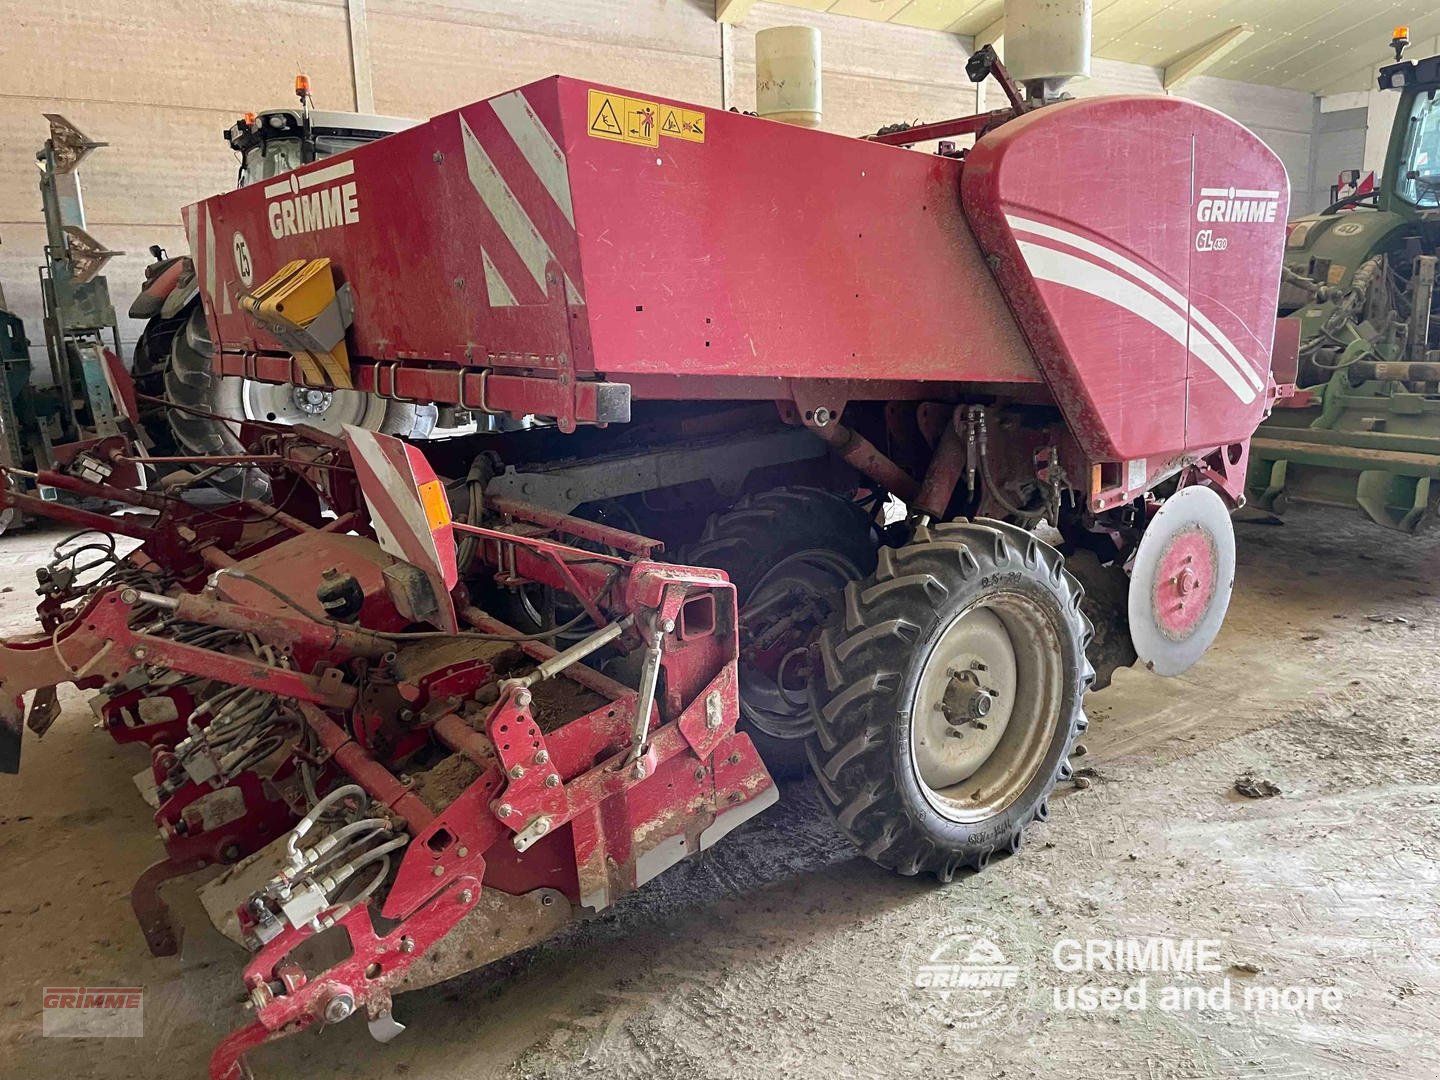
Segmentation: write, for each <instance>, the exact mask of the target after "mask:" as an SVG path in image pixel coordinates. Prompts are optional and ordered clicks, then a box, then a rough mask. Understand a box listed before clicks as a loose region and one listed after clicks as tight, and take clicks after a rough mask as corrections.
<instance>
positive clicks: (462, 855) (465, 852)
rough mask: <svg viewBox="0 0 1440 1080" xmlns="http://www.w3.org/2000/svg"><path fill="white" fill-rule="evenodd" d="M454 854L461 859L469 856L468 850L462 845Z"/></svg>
mask: <svg viewBox="0 0 1440 1080" xmlns="http://www.w3.org/2000/svg"><path fill="white" fill-rule="evenodd" d="M455 854H456V855H458V856H460V858H462V859H463V858H465V856H467V855H469V854H470V849H469V848H468V847H465V846H464V845H463V844H462V845H461V846H460V847H458V848H456V849H455Z"/></svg>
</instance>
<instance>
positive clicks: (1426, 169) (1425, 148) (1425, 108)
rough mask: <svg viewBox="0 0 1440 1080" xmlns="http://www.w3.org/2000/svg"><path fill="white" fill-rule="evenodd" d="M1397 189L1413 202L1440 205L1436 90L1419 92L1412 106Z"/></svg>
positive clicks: (1439, 123) (1439, 110)
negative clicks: (1424, 92) (1425, 92)
mask: <svg viewBox="0 0 1440 1080" xmlns="http://www.w3.org/2000/svg"><path fill="white" fill-rule="evenodd" d="M1395 192H1396V194H1397V195H1399V196H1400V198H1402V199H1404V200H1405V201H1406V202H1408V203H1411V204H1412V205H1414V206H1422V207H1429V206H1440V102H1437V101H1436V100H1435V91H1433V90H1432V91H1430V93H1428V94H1423V93H1422V94H1416V95H1415V98H1414V100H1413V102H1412V104H1411V106H1410V119H1409V121H1408V124H1407V126H1406V130H1405V145H1404V147H1403V149H1402V150H1401V154H1400V175H1399V176H1397V177H1396V178H1395Z"/></svg>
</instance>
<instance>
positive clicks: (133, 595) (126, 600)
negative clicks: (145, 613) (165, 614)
mask: <svg viewBox="0 0 1440 1080" xmlns="http://www.w3.org/2000/svg"><path fill="white" fill-rule="evenodd" d="M139 599H140V594H139V593H138V592H136V591H135V590H134V589H122V590H121V592H120V602H121V603H122V604H133V603H135V601H137V600H139Z"/></svg>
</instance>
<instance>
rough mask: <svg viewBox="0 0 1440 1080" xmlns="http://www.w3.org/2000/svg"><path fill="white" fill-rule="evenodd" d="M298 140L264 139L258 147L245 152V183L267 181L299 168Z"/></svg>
mask: <svg viewBox="0 0 1440 1080" xmlns="http://www.w3.org/2000/svg"><path fill="white" fill-rule="evenodd" d="M301 164H302V162H301V160H300V140H299V138H294V139H266V140H265V141H264V142H262V143H261V144H260V145H259V146H254V147H251V148H250V149H249V150H247V151H245V183H247V184H253V183H254V182H255V181H256V180H269V179H270V177H272V176H276V175H278V174H279V173H282V172H289V171H290V170H291V169H295V168H299V166H300V165H301Z"/></svg>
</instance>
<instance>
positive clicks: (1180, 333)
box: [1019, 240, 1255, 405]
mask: <svg viewBox="0 0 1440 1080" xmlns="http://www.w3.org/2000/svg"><path fill="white" fill-rule="evenodd" d="M1019 244H1020V253H1021V255H1023V256H1024V258H1025V265H1026V266H1027V267H1029V269H1030V273H1031V274H1033V275H1034V276H1035V277H1036V278H1038V279H1040V280H1041V281H1053V282H1055V283H1056V284H1057V285H1066V286H1068V287H1070V288H1072V289H1078V290H1080V291H1081V292H1084V293H1088V294H1089V295H1091V296H1094V297H1097V298H1099V299H1101V300H1106V301H1108V302H1109V303H1112V304H1115V305H1116V306H1117V307H1121V308H1124V309H1125V310H1126V311H1129V312H1130V313H1131V314H1133V315H1135V316H1136V317H1138V318H1141V319H1144V320H1145V321H1146V322H1147V323H1149V324H1150V325H1151V326H1153V327H1155V328H1156V329H1157V330H1160V331H1162V332H1163V333H1165V334H1166V335H1167V336H1169V337H1170V338H1172V339H1173V340H1175V341H1176V342H1178V343H1179V344H1180V345H1181V346H1182V347H1184V348H1186V349H1188V350H1189V352H1190V353H1191V354H1192V355H1193V356H1194V357H1195V358H1196V359H1198V360H1199V361H1200V362H1201V363H1202V364H1204V365H1205V366H1206V367H1207V368H1209V369H1210V370H1211V371H1212V372H1214V373H1215V374H1216V375H1217V376H1218V377H1219V379H1220V381H1221V382H1223V383H1224V384H1225V385H1226V386H1227V387H1229V388H1230V391H1231V392H1232V393H1233V394H1234V395H1235V396H1236V397H1238V398H1239V399H1240V400H1241V401H1243V402H1244V403H1245V404H1247V405H1248V404H1249V403H1250V402H1252V401H1254V400H1255V388H1254V387H1252V386H1251V385H1250V384H1249V383H1247V382H1246V381H1245V380H1244V379H1242V378H1240V376H1239V374H1238V373H1237V372H1236V371H1235V369H1234V368H1233V367H1232V366H1231V365H1230V364H1229V363H1228V362H1227V361H1226V359H1225V357H1223V356H1221V355H1220V351H1219V350H1218V349H1216V348H1215V345H1214V343H1213V342H1211V341H1209V340H1207V339H1206V338H1204V337H1201V336H1199V335H1197V334H1192V333H1191V332H1190V324H1189V323H1188V322H1186V321H1185V317H1184V316H1183V315H1181V314H1180V312H1178V311H1176V310H1175V309H1174V308H1173V307H1171V306H1170V305H1169V304H1167V303H1165V302H1163V301H1162V300H1161V299H1160V298H1159V297H1158V296H1156V295H1155V294H1154V293H1152V292H1150V291H1149V290H1148V289H1145V288H1142V287H1141V286H1140V285H1138V284H1137V283H1135V282H1133V281H1131V280H1129V279H1128V278H1124V277H1121V276H1120V275H1119V274H1117V273H1115V272H1114V271H1113V270H1107V269H1105V267H1103V266H1097V265H1096V264H1095V263H1092V262H1090V261H1089V260H1087V259H1082V258H1080V257H1079V256H1078V255H1071V254H1069V253H1068V252H1064V251H1057V250H1056V249H1054V248H1049V247H1042V246H1041V245H1039V244H1030V243H1026V242H1025V241H1023V240H1021V241H1019Z"/></svg>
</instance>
